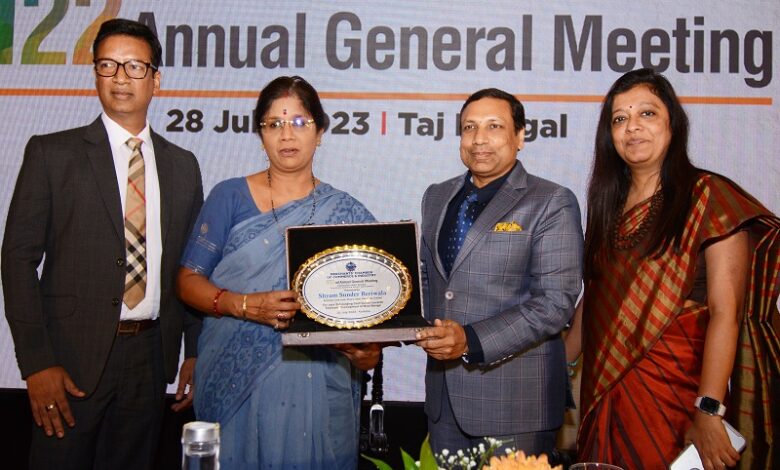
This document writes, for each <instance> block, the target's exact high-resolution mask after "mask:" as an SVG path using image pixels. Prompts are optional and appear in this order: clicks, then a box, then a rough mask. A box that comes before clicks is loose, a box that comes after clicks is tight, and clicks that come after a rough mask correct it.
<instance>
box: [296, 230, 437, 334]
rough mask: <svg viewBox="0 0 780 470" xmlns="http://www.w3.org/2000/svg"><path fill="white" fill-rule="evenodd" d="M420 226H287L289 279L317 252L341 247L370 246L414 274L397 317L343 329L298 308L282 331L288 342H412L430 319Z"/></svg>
mask: <svg viewBox="0 0 780 470" xmlns="http://www.w3.org/2000/svg"><path fill="white" fill-rule="evenodd" d="M417 239H418V238H417V224H416V223H414V222H391V223H374V224H352V225H307V226H301V227H289V228H288V229H287V273H288V283H289V281H290V279H291V278H292V276H293V275H294V274H295V272H296V270H297V269H298V267H299V266H301V265H302V264H304V263H305V262H306V260H308V259H309V258H310V257H312V256H314V255H315V254H317V253H319V252H321V251H323V250H326V249H328V248H332V247H334V246H340V245H353V244H359V245H369V246H373V247H375V248H381V249H383V250H385V251H387V252H388V253H390V254H392V255H393V256H395V257H396V258H398V259H399V260H400V261H401V262H402V263H403V264H404V265H405V266H406V268H407V269H408V270H409V273H410V274H411V276H412V288H413V290H412V295H411V297H410V299H409V301H408V302H407V303H406V305H405V306H404V308H403V309H402V310H401V311H400V312H398V314H396V315H395V316H394V317H392V318H390V319H389V320H386V321H384V322H382V323H380V324H379V325H375V326H372V327H367V328H356V329H339V328H335V327H332V326H328V325H324V324H321V323H318V322H316V321H314V320H312V319H310V318H309V317H307V316H306V314H304V313H303V312H301V311H299V312H298V313H297V314H296V315H295V319H294V321H293V322H292V324H291V325H290V328H288V329H287V330H285V331H284V332H283V333H282V344H284V345H285V346H311V345H317V344H339V343H369V342H377V343H383V342H393V341H413V340H414V339H415V335H416V333H417V331H419V330H420V329H422V328H425V327H427V326H429V325H428V322H427V321H425V319H424V318H423V316H422V295H421V288H420V268H419V267H420V259H419V253H418V250H417Z"/></svg>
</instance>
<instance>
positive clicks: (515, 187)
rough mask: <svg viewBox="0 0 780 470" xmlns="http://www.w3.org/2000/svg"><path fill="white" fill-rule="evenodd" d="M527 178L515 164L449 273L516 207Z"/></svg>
mask: <svg viewBox="0 0 780 470" xmlns="http://www.w3.org/2000/svg"><path fill="white" fill-rule="evenodd" d="M527 176H528V173H526V171H525V169H524V168H523V166H522V164H521V163H520V162H517V165H515V168H514V169H513V170H512V173H511V174H510V175H509V177H507V180H506V181H505V182H504V184H503V185H502V186H501V188H500V189H499V190H498V192H497V193H496V195H495V196H493V199H491V201H490V203H488V205H487V207H485V210H483V211H482V213H481V214H480V215H479V217H478V218H477V220H475V221H474V225H472V226H471V228H470V229H469V231H468V233H467V234H466V239H465V240H464V241H463V246H462V247H461V248H460V252H459V253H458V257H457V258H455V262H453V263H452V271H451V272H454V271H455V270H456V269H457V268H458V266H459V265H460V264H461V263H462V262H463V260H464V259H466V257H468V256H469V254H470V253H471V251H472V250H473V249H474V247H476V246H477V244H478V243H480V242H481V241H482V240H484V238H485V236H487V234H488V233H489V232H491V231H492V230H493V227H495V225H496V223H497V222H500V221H501V218H502V217H505V216H506V214H507V213H509V212H510V211H511V210H512V209H514V208H515V207H516V206H517V203H518V201H519V200H520V199H522V197H523V196H524V195H525V193H526V190H527Z"/></svg>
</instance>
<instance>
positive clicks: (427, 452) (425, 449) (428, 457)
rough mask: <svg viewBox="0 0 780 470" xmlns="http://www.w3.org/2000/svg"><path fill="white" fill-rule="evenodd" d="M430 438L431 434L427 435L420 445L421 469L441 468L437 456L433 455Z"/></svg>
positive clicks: (433, 469)
mask: <svg viewBox="0 0 780 470" xmlns="http://www.w3.org/2000/svg"><path fill="white" fill-rule="evenodd" d="M429 438H430V435H427V436H425V440H424V441H423V443H422V446H421V447H420V470H439V464H438V462H436V457H434V456H433V450H432V449H431V443H430V441H429Z"/></svg>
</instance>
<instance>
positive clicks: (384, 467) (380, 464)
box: [360, 454, 393, 470]
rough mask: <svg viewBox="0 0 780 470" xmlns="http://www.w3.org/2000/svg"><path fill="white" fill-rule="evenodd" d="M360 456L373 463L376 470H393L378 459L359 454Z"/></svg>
mask: <svg viewBox="0 0 780 470" xmlns="http://www.w3.org/2000/svg"><path fill="white" fill-rule="evenodd" d="M360 456H361V457H363V458H364V459H366V460H368V461H369V462H371V463H373V464H374V465H376V468H377V470H393V469H392V467H390V465H387V464H386V463H384V462H383V461H381V460H379V459H375V458H372V457H369V456H367V455H366V454H360Z"/></svg>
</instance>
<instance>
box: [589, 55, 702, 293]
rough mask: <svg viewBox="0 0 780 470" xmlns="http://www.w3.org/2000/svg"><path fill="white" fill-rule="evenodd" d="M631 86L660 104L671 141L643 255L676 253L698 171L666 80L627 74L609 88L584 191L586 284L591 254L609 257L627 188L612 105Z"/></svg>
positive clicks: (645, 72)
mask: <svg viewBox="0 0 780 470" xmlns="http://www.w3.org/2000/svg"><path fill="white" fill-rule="evenodd" d="M636 86H647V87H648V88H650V90H651V91H652V92H653V93H655V95H656V96H658V98H659V99H660V100H661V101H662V102H663V103H664V105H665V106H666V109H667V111H668V112H669V127H670V128H671V133H672V138H671V142H670V143H669V148H668V149H667V152H666V156H665V157H664V160H663V163H662V165H661V174H660V180H661V193H662V194H663V203H662V205H661V210H660V213H661V214H663V216H662V217H659V218H658V220H657V221H656V222H655V224H654V225H653V226H652V227H650V229H649V231H648V234H647V236H648V237H649V241H648V244H647V245H646V246H647V249H646V250H645V252H644V256H651V255H654V254H660V253H661V252H663V251H665V250H666V249H667V248H668V247H669V246H670V245H671V246H673V247H674V248H675V249H679V248H680V241H681V237H682V233H683V230H684V228H685V223H686V221H687V216H688V213H689V212H690V209H691V194H692V191H693V187H694V185H695V184H696V179H697V176H698V172H699V170H698V169H697V168H696V167H695V166H693V164H692V163H691V161H690V158H689V157H688V116H687V115H686V114H685V110H684V109H683V107H682V105H681V104H680V100H679V99H678V98H677V94H676V93H675V92H674V88H672V85H671V83H669V80H667V79H666V77H664V76H663V75H661V74H660V73H657V72H655V71H654V70H652V69H647V68H645V69H639V70H634V71H631V72H628V73H626V74H625V75H623V76H622V77H620V78H618V79H617V81H616V82H615V83H614V84H613V85H612V88H610V90H609V93H607V96H606V97H605V98H604V103H603V104H602V106H601V115H600V116H599V123H598V128H597V130H596V143H595V149H594V156H593V168H592V170H591V176H590V183H589V186H588V217H587V225H586V237H585V279H586V280H588V279H592V278H593V277H594V276H595V275H597V274H598V273H597V272H596V270H597V267H596V254H597V253H598V252H599V251H600V250H601V249H603V248H606V249H607V252H608V253H611V249H609V248H610V236H611V234H612V231H613V230H614V228H615V224H616V223H617V220H618V217H620V214H621V211H622V209H623V205H624V204H625V202H626V197H627V195H628V189H629V187H630V185H631V173H630V172H629V169H628V166H627V165H626V163H625V162H624V161H623V159H622V158H620V155H618V153H617V150H616V149H615V144H614V142H613V141H612V105H613V102H614V100H615V96H617V95H619V94H621V93H625V92H627V91H629V90H631V89H632V88H634V87H636Z"/></svg>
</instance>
